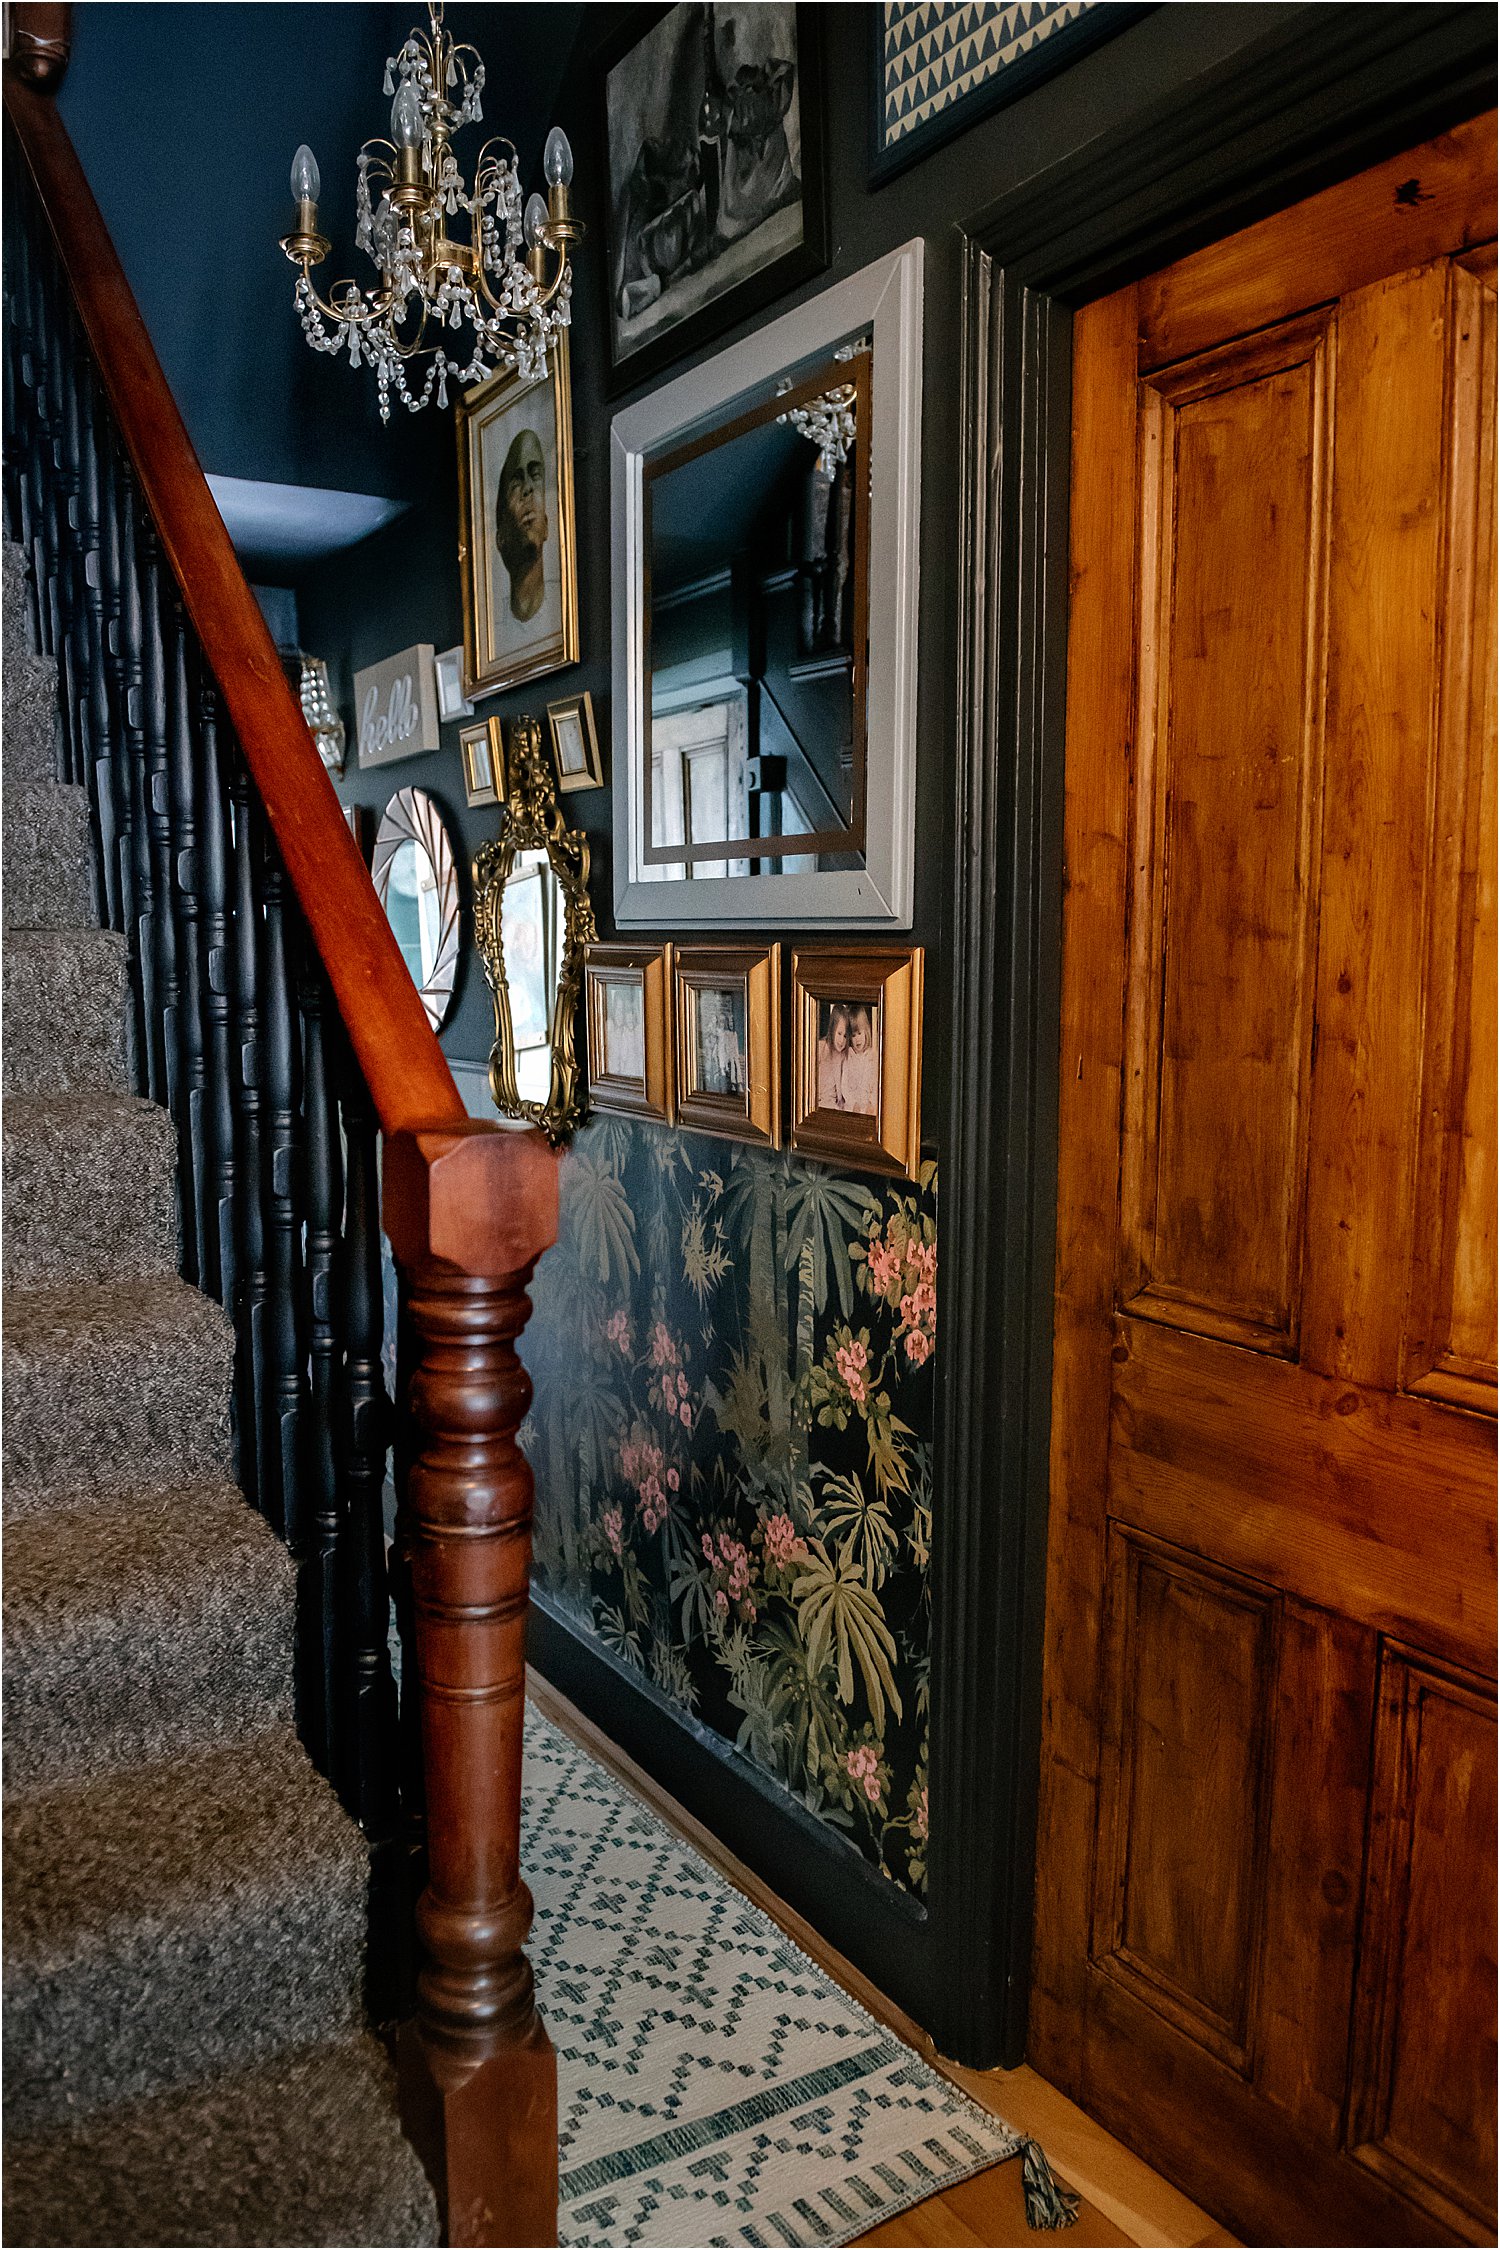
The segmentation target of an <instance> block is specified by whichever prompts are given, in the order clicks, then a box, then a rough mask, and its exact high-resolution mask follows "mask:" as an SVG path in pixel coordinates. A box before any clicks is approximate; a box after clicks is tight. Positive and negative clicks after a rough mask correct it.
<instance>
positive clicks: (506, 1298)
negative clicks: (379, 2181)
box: [384, 1123, 557, 2244]
mask: <svg viewBox="0 0 1500 2250" xmlns="http://www.w3.org/2000/svg"><path fill="white" fill-rule="evenodd" d="M384 1219H385V1229H386V1232H387V1234H388V1235H389V1236H390V1238H391V1247H392V1249H393V1250H394V1252H395V1255H396V1259H397V1263H398V1264H399V1266H400V1267H401V1270H402V1276H403V1279H404V1281H405V1284H406V1290H407V1302H408V1308H409V1312H410V1318H411V1326H412V1333H413V1340H414V1349H415V1357H416V1366H415V1372H414V1374H413V1378H412V1384H411V1390H410V1395H409V1399H408V1406H409V1410H410V1412H411V1415H412V1418H413V1422H414V1425H415V1439H414V1447H413V1458H412V1463H411V1467H410V1470H409V1472H408V1477H407V1493H406V1509H407V1519H408V1520H407V1529H406V1543H407V1551H408V1555H409V1559H410V1567H411V1582H412V1605H413V1612H414V1617H415V1625H416V1656H417V1673H418V1679H419V1683H420V1696H421V1707H422V1762H423V1776H424V1783H425V1790H426V1803H427V1861H428V1878H429V1879H428V1885H427V1889H426V1890H425V1891H424V1892H423V1894H422V1898H421V1901H420V1903H419V1904H418V1907H417V1936H418V1941H419V1946H420V1957H421V1967H420V1969H419V1971H418V1976H417V2014H416V2019H415V2021H414V2023H412V2024H411V2025H410V2026H409V2027H408V2028H407V2031H406V2032H405V2034H404V2035H403V2042H402V2054H401V2066H402V2067H401V2079H402V2086H403V2104H404V2107H405V2112H406V2119H407V2126H408V2131H409V2132H410V2134H411V2137H412V2139H413V2140H414V2141H415V2143H416V2145H417V2147H418V2148H419V2150H420V2151H421V2153H422V2156H423V2158H424V2160H425V2162H426V2163H427V2165H428V2168H429V2171H430V2172H431V2175H432V2178H433V2181H434V2185H435V2186H436V2188H437V2191H438V2196H439V2200H440V2202H441V2204H442V2208H443V2213H444V2221H445V2230H446V2239H447V2240H448V2241H449V2242H450V2243H454V2244H491V2243H494V2244H526V2243H553V2242H555V2241H556V2240H557V2068H556V2062H555V2059H554V2056H553V2052H552V2045H551V2042H550V2041H549V2039H548V2037H547V2034H546V2032H545V2030H544V2029H543V2026H542V2021H541V2018H540V2016H539V2015H538V2014H537V2012H536V2003H535V1997H534V1994H533V1989H532V1980H531V1965H530V1963H529V1962H528V1960H527V1959H526V1955H525V1952H524V1950H523V1948H524V1945H525V1941H526V1934H527V1931H528V1930H529V1929H530V1926H531V1896H530V1893H529V1892H528V1891H527V1889H526V1886H525V1884H524V1883H523V1882H522V1881H521V1871H520V1828H521V1747H522V1729H523V1723H524V1718H525V1688H526V1608H527V1601H528V1588H529V1578H530V1568H531V1471H530V1468H529V1467H528V1466H527V1463H526V1461H525V1459H524V1457H523V1455H522V1454H521V1452H520V1450H519V1449H518V1447H517V1445H516V1430H517V1428H518V1427H519V1425H520V1422H521V1418H522V1416H523V1415H524V1413H525V1411H526V1407H527V1404H528V1403H529V1400H530V1397H531V1385H530V1382H529V1381H528V1379H527V1376H526V1373H525V1370H524V1369H523V1368H522V1366H521V1364H520V1362H519V1360H518V1359H517V1357H516V1348H515V1347H516V1338H517V1337H518V1336H519V1334H520V1332H521V1330H522V1328H523V1327H524V1325H525V1322H526V1317H527V1314H528V1313H529V1311H530V1309H531V1307H530V1303H529V1300H528V1298H527V1296H526V1284H527V1282H528V1281H529V1279H530V1277H531V1270H532V1267H533V1266H534V1265H535V1263H536V1260H537V1259H538V1258H539V1257H540V1255H541V1253H542V1251H543V1250H545V1249H546V1248H547V1246H548V1245H549V1244H550V1243H551V1242H552V1241H553V1240H554V1239H555V1237H556V1232H557V1168H556V1159H555V1157H554V1156H553V1155H552V1152H551V1151H550V1150H549V1149H548V1148H547V1146H546V1144H545V1142H544V1141H543V1140H542V1138H541V1136H540V1135H539V1134H516V1133H508V1132H502V1131H501V1130H499V1129H498V1128H497V1127H495V1126H490V1125H483V1124H479V1123H474V1124H471V1125H468V1126H465V1125H451V1126H443V1127H437V1128H434V1129H433V1130H431V1131H430V1132H417V1133H402V1134H397V1135H394V1136H393V1137H392V1138H391V1139H390V1141H389V1142H388V1143H387V1146H386V1156H385V1196H384Z"/></svg>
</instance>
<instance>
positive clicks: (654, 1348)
mask: <svg viewBox="0 0 1500 2250" xmlns="http://www.w3.org/2000/svg"><path fill="white" fill-rule="evenodd" d="M681 1358H682V1354H681V1352H680V1351H679V1350H678V1348H677V1345H676V1343H675V1342H674V1341H673V1337H672V1331H671V1329H670V1328H669V1327H668V1326H667V1324H666V1322H665V1321H664V1320H658V1321H655V1322H653V1324H652V1328H651V1364H652V1366H653V1367H675V1366H677V1364H678V1362H679V1361H680V1360H681Z"/></svg>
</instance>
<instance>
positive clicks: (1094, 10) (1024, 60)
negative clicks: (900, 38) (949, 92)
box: [869, 0, 1151, 189]
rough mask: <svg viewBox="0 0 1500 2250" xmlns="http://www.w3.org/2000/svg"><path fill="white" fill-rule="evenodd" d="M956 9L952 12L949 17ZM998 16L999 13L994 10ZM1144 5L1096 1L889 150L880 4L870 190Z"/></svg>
mask: <svg viewBox="0 0 1500 2250" xmlns="http://www.w3.org/2000/svg"><path fill="white" fill-rule="evenodd" d="M957 12H958V11H957V10H955V13H957ZM996 12H997V13H998V12H1000V11H999V10H997V11H996ZM1150 12H1151V10H1150V7H1149V6H1146V5H1142V6H1132V5H1128V4H1127V0H1098V4H1097V5H1094V6H1091V7H1090V8H1089V10H1088V13H1087V14H1086V15H1081V16H1076V17H1074V19H1073V21H1072V22H1071V23H1065V24H1060V25H1059V26H1058V28H1057V29H1056V30H1055V31H1052V32H1049V33H1048V35H1047V37H1046V38H1045V39H1044V40H1042V41H1041V42H1040V44H1039V45H1037V46H1035V47H1032V48H1031V49H1030V50H1029V51H1028V52H1027V53H1026V54H1024V55H1018V56H1017V57H1016V58H1015V60H1014V61H1013V62H1009V63H1005V64H1003V65H1002V66H1001V68H1000V69H998V70H997V71H996V72H995V74H994V76H993V77H991V78H987V79H986V80H985V81H984V83H983V85H981V86H975V87H974V88H972V89H971V91H970V92H968V93H967V94H960V95H959V97H958V99H957V100H956V101H953V102H950V103H949V104H948V105H947V107H946V108H944V109H941V110H939V111H938V113H937V115H936V116H935V117H933V118H931V119H930V120H929V121H928V122H927V123H926V124H925V125H918V126H917V127H916V128H915V129H914V130H913V131H912V132H910V133H908V134H905V135H904V136H903V138H902V139H901V140H899V141H898V142H897V143H896V144H895V146H894V147H892V148H887V147H886V145H885V129H884V113H885V92H886V87H885V32H886V12H885V8H884V6H883V5H879V4H877V5H875V6H873V7H871V9H870V10H869V17H870V165H869V184H870V187H871V188H872V189H874V188H880V187H884V186H885V184H886V182H887V180H893V179H895V178H896V176H897V174H898V173H900V172H904V171H906V169H907V168H908V166H909V165H912V164H917V163H920V162H921V160H922V158H923V157H924V156H930V155H931V154H932V152H933V151H934V149H939V148H942V147H943V145H944V144H945V142H948V141H951V140H956V139H957V138H958V135H959V134H960V133H967V132H968V130H969V128H970V126H971V125H977V124H978V123H979V121H980V119H981V118H984V117H989V116H991V115H992V114H993V113H994V111H996V110H997V109H1003V108H1004V107H1005V106H1006V104H1007V103H1008V102H1013V101H1015V100H1016V99H1017V98H1018V97H1019V96H1020V95H1022V94H1026V93H1029V92H1030V91H1031V89H1032V87H1033V86H1036V85H1038V84H1040V82H1041V81H1042V80H1043V79H1044V78H1051V77H1053V76H1055V74H1056V73H1057V72H1058V71H1060V70H1066V68H1067V67H1068V65H1069V64H1070V63H1075V62H1077V61H1078V60H1079V58H1080V56H1083V55H1086V54H1087V53H1088V52H1089V51H1090V49H1091V48H1094V47H1098V46H1101V45H1102V44H1103V42H1104V41H1105V40H1106V39H1113V38H1114V37H1115V35H1116V33H1118V32H1121V31H1124V30H1125V28H1126V26H1127V25H1129V24H1132V23H1135V22H1136V21H1137V20H1138V19H1139V18H1140V17H1141V16H1145V15H1149V14H1150Z"/></svg>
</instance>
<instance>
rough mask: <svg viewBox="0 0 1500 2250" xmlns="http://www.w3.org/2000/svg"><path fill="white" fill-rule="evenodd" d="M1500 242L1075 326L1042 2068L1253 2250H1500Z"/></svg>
mask: <svg viewBox="0 0 1500 2250" xmlns="http://www.w3.org/2000/svg"><path fill="white" fill-rule="evenodd" d="M1494 231H1495V221H1494V121H1493V120H1492V119H1486V120H1484V121H1482V122H1480V123H1477V124H1475V125H1473V126H1471V127H1466V128H1464V129H1462V130H1461V131H1459V132H1456V133H1454V134H1451V135H1449V136H1446V137H1445V138H1444V139H1443V140H1441V141H1438V142H1435V143H1433V144H1432V145H1431V146H1430V147H1429V148H1426V149H1421V150H1418V151H1415V152H1414V153H1412V154H1410V155H1408V156H1406V157H1404V158H1402V159H1401V160H1400V161H1399V162H1397V163H1395V164H1391V165H1387V166H1384V167H1382V168H1380V169H1379V170H1377V171H1374V172H1371V173H1368V174H1365V175H1364V176H1362V177H1361V178H1360V179H1359V180H1356V181H1352V182H1349V183H1347V184H1346V185H1344V186H1342V187H1339V188H1337V189H1335V190H1332V191H1330V192H1329V193H1328V194H1326V195H1323V196H1319V197H1317V198H1315V199H1314V200H1312V201H1311V202H1308V203H1305V204H1302V205H1300V206H1298V207H1297V208H1296V209H1294V210H1292V211H1288V212H1284V213H1281V214H1279V215H1278V216H1277V217H1275V218H1273V219H1269V220H1267V221H1265V222H1264V223H1263V224H1261V225H1259V226H1257V227H1255V228H1252V229H1251V230H1249V231H1248V232H1247V233H1244V234H1242V235H1239V236H1236V237H1234V238H1232V239H1230V240H1228V241H1226V242H1223V243H1220V244H1217V245H1215V246H1214V247H1213V248H1211V249H1209V250H1206V251H1203V252H1201V253H1199V254H1197V255H1196V256H1194V257H1192V258H1189V259H1187V260H1185V261H1183V262H1182V263H1181V264H1180V265H1177V266H1175V267H1173V268H1171V269H1170V270H1169V271H1167V272H1164V273H1160V274H1157V275H1155V276H1154V277H1153V278H1152V279H1151V280H1149V281H1147V282H1143V283H1141V284H1138V285H1133V286H1132V287H1130V288H1129V289H1126V290H1122V291H1121V292H1120V293H1119V294H1118V295H1116V296H1113V297H1110V298H1108V299H1106V300H1104V301H1103V302H1100V303H1098V304H1095V305H1093V306H1090V307H1089V308H1087V309H1086V310H1085V311H1084V312H1082V313H1081V314H1080V315H1079V316H1078V319H1077V323H1076V328H1075V359H1074V432H1073V456H1074V457H1073V498H1072V517H1073V523H1072V605H1071V613H1070V638H1069V659H1068V662H1069V684H1068V740H1067V822H1066V829H1067V844H1066V849H1067V880H1066V903H1065V926H1064V968H1063V982H1064V990H1063V1030H1062V1049H1061V1161H1060V1172H1059V1192H1058V1255H1057V1290H1056V1322H1055V1357H1054V1391H1053V1417H1052V1429H1053V1436H1052V1515H1051V1529H1050V1551H1049V1565H1048V1596H1047V1603H1048V1606H1047V1628H1046V1637H1047V1655H1046V1678H1045V1722H1044V1725H1045V1732H1044V1746H1043V1768H1042V1818H1041V1835H1040V1844H1039V1855H1038V1880H1037V1953H1036V1978H1035V1988H1034V1996H1033V2003H1032V2052H1033V2057H1034V2060H1035V2061H1036V2063H1037V2064H1038V2066H1039V2067H1040V2068H1041V2069H1042V2070H1043V2071H1045V2072H1046V2073H1047V2074H1048V2076H1050V2077H1052V2078H1053V2079H1055V2080H1056V2081H1057V2082H1059V2083H1060V2084H1061V2085H1062V2086H1064V2087H1065V2088H1066V2089H1067V2090H1068V2091H1069V2092H1070V2093H1072V2094H1074V2095H1075V2096H1076V2098H1077V2099H1078V2100H1080V2101H1081V2102H1082V2103H1083V2104H1084V2106H1085V2107H1086V2108H1088V2109H1090V2110H1091V2111H1093V2112H1094V2113H1095V2114H1096V2115H1097V2116H1099V2117H1101V2118H1102V2119H1103V2120H1104V2121H1105V2122H1106V2123H1107V2124H1108V2125H1109V2126H1110V2127H1111V2128H1112V2129H1113V2130H1114V2131H1115V2132H1117V2133H1118V2134H1120V2135H1121V2137H1122V2138H1124V2139H1125V2140H1127V2141H1129V2142H1131V2143H1132V2144H1133V2145H1135V2146H1136V2147H1138V2148H1139V2149H1140V2150H1141V2151H1142V2153H1143V2154H1144V2155H1146V2156H1147V2157H1149V2158H1150V2160H1151V2161H1152V2162H1153V2163H1155V2164H1157V2165H1159V2166H1161V2167H1162V2168H1163V2169H1164V2170H1166V2171H1167V2172H1169V2173H1170V2174H1172V2175H1173V2176H1174V2177H1175V2178H1176V2179H1178V2180H1179V2181H1180V2182H1181V2183H1182V2184H1183V2185H1184V2186H1185V2187H1186V2188H1187V2189H1188V2190H1189V2191H1190V2192H1191V2193H1192V2194H1194V2195H1195V2196H1197V2197H1198V2198H1199V2200H1200V2201H1202V2202H1204V2203H1205V2204H1207V2205H1208V2206H1209V2207H1210V2208H1211V2209H1214V2210H1216V2211H1217V2212H1219V2213H1220V2215H1221V2216H1222V2217H1223V2218H1224V2219H1225V2220H1226V2221H1227V2222H1228V2223H1229V2224H1230V2225H1232V2226H1233V2227H1235V2228H1236V2230H1237V2231H1240V2232H1242V2233H1243V2234H1244V2236H1245V2238H1246V2239H1247V2240H1248V2241H1253V2242H1262V2243H1263V2242H1287V2243H1315V2242H1329V2243H1349V2242H1370V2243H1419V2242H1446V2241H1453V2240H1463V2241H1484V2240H1486V2239H1488V2240H1490V2241H1493V2240H1494V2224H1495V2222H1494V2186H1495V2137H1494V2120H1495V2091H1494V2064H1495V2037H1494V1999H1495V1968H1494V1926H1495V1888H1494V1846H1495V1819H1496V1805H1495V1622H1496V1589H1495V1443H1494V1434H1495V1426H1494V1414H1495V1257H1496V1245H1495V1199H1496V1164H1495V1070H1496V1052H1495V947H1496V923H1495V787H1496V774H1495V689H1494V673H1495V640H1494V584H1493V564H1494V543H1495V454H1494V414H1495V259H1494V248H1493V240H1492V238H1493V235H1494ZM1486 243H1488V245H1489V247H1485V245H1486Z"/></svg>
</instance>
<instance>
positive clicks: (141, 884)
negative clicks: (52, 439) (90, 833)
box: [110, 447, 167, 1102]
mask: <svg viewBox="0 0 1500 2250" xmlns="http://www.w3.org/2000/svg"><path fill="white" fill-rule="evenodd" d="M111 466H112V472H113V473H112V475H111V478H110V490H111V493H112V495H113V501H114V505H113V508H112V510H111V517H112V531H111V547H112V549H113V552H112V554H111V567H112V569H113V570H114V572H115V585H116V588H117V590H118V595H119V605H120V614H119V621H118V639H119V665H120V687H121V694H120V703H121V709H122V710H123V712H124V717H125V730H124V731H125V760H126V768H127V787H128V791H129V804H130V896H129V912H130V919H129V922H128V924H127V926H126V933H125V935H126V949H127V958H128V960H129V963H130V981H131V985H132V988H133V994H134V999H135V1008H134V1011H133V1013H134V1029H135V1041H134V1045H135V1052H134V1056H133V1065H134V1077H135V1084H136V1087H137V1089H138V1091H139V1092H141V1093H143V1094H146V1095H148V1096H149V1097H150V1099H151V1100H152V1101H154V1102H165V1100H166V1098H167V1073H166V1065H165V1062H164V1060H163V1057H162V1047H161V1039H160V1009H159V1006H158V999H157V991H158V987H157V973H156V937H155V929H154V925H155V921H156V879H155V875H154V873H153V870H152V859H151V832H150V828H149V826H148V822H147V807H148V805H149V803H150V799H151V780H150V775H149V772H148V770H147V755H146V684H145V666H144V662H143V654H142V630H143V629H142V619H141V579H140V571H139V568H138V566H137V561H136V540H135V523H136V492H135V478H134V475H133V473H132V471H131V467H130V464H129V462H128V461H127V460H126V459H125V458H124V455H123V454H122V453H121V452H120V451H119V449H118V447H117V448H116V449H115V450H114V453H113V457H112V464H111Z"/></svg>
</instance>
